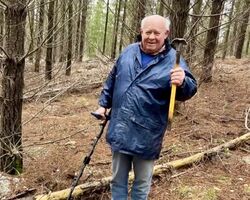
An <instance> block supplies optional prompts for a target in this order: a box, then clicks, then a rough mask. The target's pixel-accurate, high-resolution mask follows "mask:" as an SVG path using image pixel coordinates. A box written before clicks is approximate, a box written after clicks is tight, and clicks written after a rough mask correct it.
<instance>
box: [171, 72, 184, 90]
mask: <svg viewBox="0 0 250 200" xmlns="http://www.w3.org/2000/svg"><path fill="white" fill-rule="evenodd" d="M170 73H171V83H172V84H175V85H176V86H181V85H182V84H183V81H184V78H185V72H184V70H183V69H182V68H181V67H177V68H174V69H172V70H171V71H170Z"/></svg>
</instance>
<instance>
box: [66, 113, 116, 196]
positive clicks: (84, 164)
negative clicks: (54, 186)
mask: <svg viewBox="0 0 250 200" xmlns="http://www.w3.org/2000/svg"><path fill="white" fill-rule="evenodd" d="M110 113H111V112H109V114H108V115H105V119H104V121H103V122H102V123H101V124H100V125H101V130H100V132H99V134H98V135H97V136H96V138H95V141H94V143H93V145H92V149H91V150H90V152H89V153H88V155H87V156H85V158H84V159H83V164H82V166H81V168H80V172H79V174H78V176H77V177H74V180H73V182H72V185H71V188H70V192H69V195H68V198H67V200H71V198H72V193H73V191H74V189H75V187H76V186H77V184H78V181H79V179H80V178H81V176H82V174H83V171H84V169H85V167H86V166H87V165H88V164H89V162H90V160H91V156H92V154H93V153H94V151H95V147H96V145H97V143H98V141H99V139H100V138H101V136H102V134H103V131H104V129H105V126H106V125H107V122H108V120H109V119H110ZM91 114H92V115H93V116H94V117H95V118H96V119H98V120H101V119H103V116H102V115H100V114H98V113H95V112H91Z"/></svg>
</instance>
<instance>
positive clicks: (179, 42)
mask: <svg viewBox="0 0 250 200" xmlns="http://www.w3.org/2000/svg"><path fill="white" fill-rule="evenodd" d="M172 44H173V45H174V46H175V48H176V50H177V51H180V48H181V46H182V45H186V44H187V41H186V40H185V39H184V38H175V39H173V40H172Z"/></svg>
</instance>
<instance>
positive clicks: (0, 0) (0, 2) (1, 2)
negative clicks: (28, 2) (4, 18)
mask: <svg viewBox="0 0 250 200" xmlns="http://www.w3.org/2000/svg"><path fill="white" fill-rule="evenodd" d="M0 4H2V5H4V6H5V7H6V8H7V7H8V5H7V4H6V3H4V2H3V1H2V0H0Z"/></svg>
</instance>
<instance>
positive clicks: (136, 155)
mask: <svg viewBox="0 0 250 200" xmlns="http://www.w3.org/2000/svg"><path fill="white" fill-rule="evenodd" d="M169 26H170V21H169V19H168V18H164V17H162V16H159V15H151V16H147V17H145V18H144V19H143V20H142V22H141V31H140V33H141V38H142V40H141V42H137V43H134V44H131V45H129V46H128V47H127V48H125V49H124V50H123V52H122V53H121V55H120V56H119V58H118V60H117V61H116V63H115V65H114V67H113V69H112V71H111V72H110V74H109V76H108V78H107V80H106V82H105V84H104V88H103V90H102V93H101V96H100V100H99V105H100V107H99V108H98V109H97V110H96V111H95V113H96V114H99V115H102V116H103V118H104V117H105V113H106V110H107V109H109V108H112V113H111V119H110V123H109V128H108V131H107V136H106V139H107V142H108V143H109V145H110V147H111V150H112V181H111V192H112V199H113V200H127V198H128V174H129V171H130V170H131V169H132V168H133V171H134V173H135V180H134V182H133V185H132V189H131V199H132V200H145V199H147V197H148V193H149V191H150V185H151V179H152V174H153V167H154V161H155V160H156V159H158V158H159V155H160V151H161V147H162V141H163V136H164V133H165V131H166V127H167V118H168V116H167V115H168V107H169V100H170V92H171V84H172V83H173V84H176V86H177V93H176V99H177V100H181V101H185V100H187V99H190V98H191V97H192V96H193V95H194V94H195V93H196V89H197V86H196V81H195V79H194V77H193V76H192V74H191V72H190V71H189V69H188V67H187V64H186V62H185V61H184V60H183V59H182V58H181V61H180V67H179V68H175V69H173V66H174V64H175V56H176V51H175V50H174V49H173V48H172V47H171V45H170V44H169V42H168V39H167V38H168V35H169Z"/></svg>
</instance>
